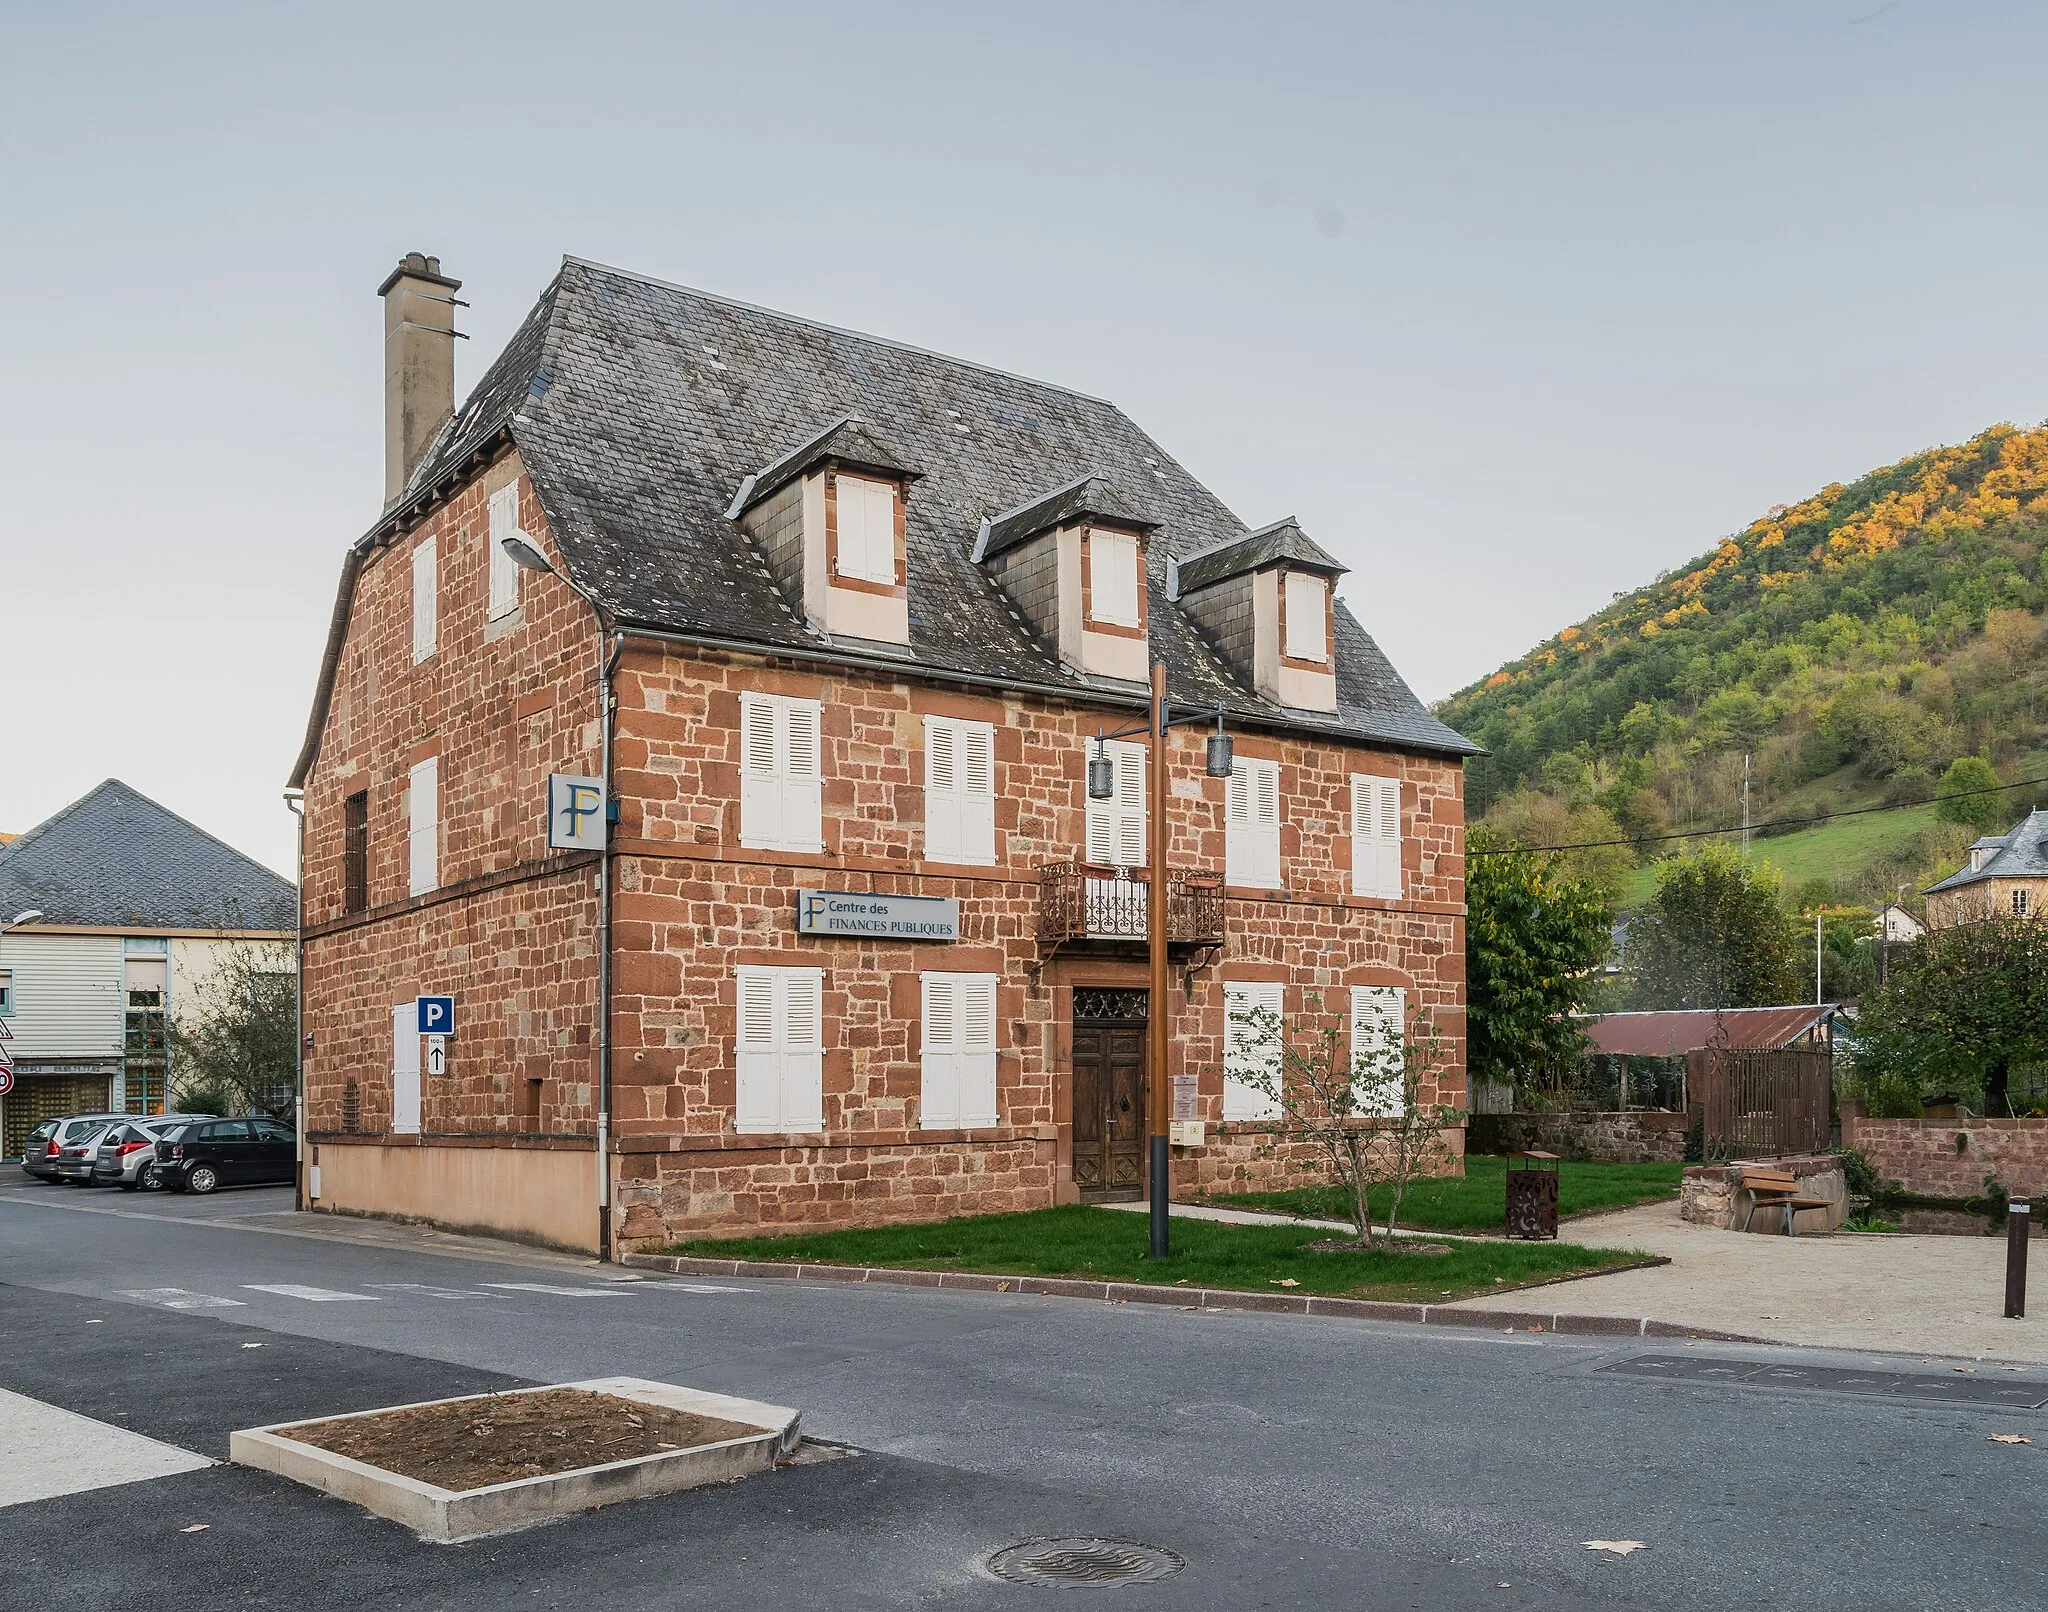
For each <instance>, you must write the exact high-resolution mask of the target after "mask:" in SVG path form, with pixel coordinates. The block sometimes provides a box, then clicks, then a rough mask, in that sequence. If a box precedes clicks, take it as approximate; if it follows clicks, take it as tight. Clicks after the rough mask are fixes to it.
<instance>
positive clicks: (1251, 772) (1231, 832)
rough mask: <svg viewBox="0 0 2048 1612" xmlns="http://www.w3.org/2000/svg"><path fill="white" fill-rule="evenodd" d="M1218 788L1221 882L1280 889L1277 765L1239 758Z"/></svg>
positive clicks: (1278, 767)
mask: <svg viewBox="0 0 2048 1612" xmlns="http://www.w3.org/2000/svg"><path fill="white" fill-rule="evenodd" d="M1223 787H1224V811H1223V816H1224V830H1223V882H1224V883H1225V884H1242V885H1249V886H1252V887H1254V888H1256V889H1261V890H1277V889H1279V888H1280V763H1279V762H1277V761H1267V760H1263V759H1261V758H1259V757H1256V756H1239V757H1237V758H1236V760H1235V761H1234V762H1233V763H1232V764H1231V768H1230V776H1229V778H1227V779H1226V780H1225V781H1224V786H1223Z"/></svg>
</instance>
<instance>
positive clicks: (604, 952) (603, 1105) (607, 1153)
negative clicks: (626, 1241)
mask: <svg viewBox="0 0 2048 1612" xmlns="http://www.w3.org/2000/svg"><path fill="white" fill-rule="evenodd" d="M591 608H592V609H593V610H595V609H596V608H597V605H596V603H595V601H593V602H592V604H591ZM603 619H604V618H603V616H602V615H600V616H599V617H598V620H599V622H600V623H602V621H603ZM603 648H604V639H603V637H602V636H600V637H599V639H598V649H599V652H600V654H602V653H603ZM625 650H626V635H625V634H624V633H617V634H615V635H614V636H613V638H612V648H611V653H610V654H609V655H604V657H603V661H602V663H601V664H600V666H599V668H598V674H597V699H598V707H599V712H600V720H601V721H602V723H603V726H602V728H601V729H600V730H599V743H600V745H601V747H602V757H603V759H602V761H601V762H600V764H599V769H598V770H599V772H600V773H601V774H602V776H603V778H604V846H603V848H602V849H601V850H600V851H599V852H598V853H597V1257H598V1258H599V1259H601V1260H606V1261H609V1260H610V1259H611V1257H612V1162H611V1125H612V801H613V796H612V723H613V719H614V717H615V716H616V715H617V713H618V703H619V702H618V696H617V695H615V694H614V693H613V692H612V675H613V674H614V673H615V672H617V671H618V669H619V657H620V656H621V655H623V654H624V653H625Z"/></svg>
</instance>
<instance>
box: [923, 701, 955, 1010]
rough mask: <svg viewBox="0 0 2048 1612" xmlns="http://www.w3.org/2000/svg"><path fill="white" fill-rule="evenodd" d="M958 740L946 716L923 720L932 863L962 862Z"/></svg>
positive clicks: (927, 837) (928, 846) (928, 843)
mask: <svg viewBox="0 0 2048 1612" xmlns="http://www.w3.org/2000/svg"><path fill="white" fill-rule="evenodd" d="M955 740H956V735H955V733H954V727H953V724H952V723H951V722H950V721H948V720H947V719H946V718H945V717H942V716H928V717H926V718H925V719H924V854H925V859H926V860H927V861H931V862H957V861H959V860H960V765H959V746H958V744H957V743H956V742H955ZM929 977H930V976H927V978H929Z"/></svg>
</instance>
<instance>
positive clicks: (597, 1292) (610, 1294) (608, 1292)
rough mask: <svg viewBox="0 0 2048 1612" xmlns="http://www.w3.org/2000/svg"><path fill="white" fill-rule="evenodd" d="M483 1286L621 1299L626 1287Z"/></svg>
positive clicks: (578, 1297)
mask: <svg viewBox="0 0 2048 1612" xmlns="http://www.w3.org/2000/svg"><path fill="white" fill-rule="evenodd" d="M480 1285H481V1286H484V1287H502V1288H507V1289H510V1290H511V1291H512V1292H515V1293H554V1294H557V1295H559V1296H560V1297H562V1298H565V1299H622V1298H624V1297H625V1296H626V1295H627V1294H628V1293H630V1292H632V1291H633V1289H631V1288H628V1287H551V1286H549V1285H548V1284H547V1283H546V1282H484V1283H482V1284H480Z"/></svg>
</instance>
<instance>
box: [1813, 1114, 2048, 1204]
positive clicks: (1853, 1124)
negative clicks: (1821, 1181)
mask: <svg viewBox="0 0 2048 1612" xmlns="http://www.w3.org/2000/svg"><path fill="white" fill-rule="evenodd" d="M1842 1145H1843V1146H1844V1147H1851V1148H1854V1149H1855V1150H1856V1151H1857V1152H1858V1153H1861V1154H1862V1155H1863V1156H1864V1157H1865V1158H1866V1159H1868V1160H1869V1161H1870V1163H1871V1167H1872V1168H1873V1169H1875V1170H1876V1171H1877V1174H1878V1177H1879V1179H1880V1180H1884V1181H1896V1182H1898V1183H1899V1184H1900V1186H1902V1187H1904V1188H1905V1190H1906V1191H1908V1192H1915V1193H1919V1194H1921V1195H1922V1196H1925V1197H1929V1198H1970V1197H1976V1196H1978V1195H1980V1194H1982V1193H1983V1192H1984V1190H1985V1189H1986V1187H1987V1185H1988V1184H1989V1183H1990V1182H1992V1181H1996V1182H1997V1184H1998V1185H2000V1186H2002V1187H2004V1188H2005V1190H2006V1191H2007V1192H2008V1193H2010V1194H2011V1195H2012V1196H2013V1197H2015V1198H2030V1197H2035V1196H2039V1195H2041V1194H2044V1193H2048V1119H1862V1118H1846V1119H1844V1120H1843V1122H1842Z"/></svg>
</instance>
